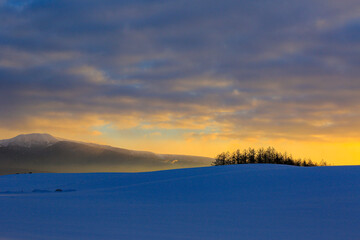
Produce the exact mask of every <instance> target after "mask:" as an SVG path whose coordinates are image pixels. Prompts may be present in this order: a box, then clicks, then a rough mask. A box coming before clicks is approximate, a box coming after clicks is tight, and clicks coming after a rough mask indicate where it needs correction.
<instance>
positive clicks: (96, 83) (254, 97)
mask: <svg viewBox="0 0 360 240" xmlns="http://www.w3.org/2000/svg"><path fill="white" fill-rule="evenodd" d="M359 33H360V3H359V2H357V1H352V0H345V1H335V0H332V1H329V0H326V1H325V0H312V1H310V0H309V1H307V0H305V1H284V0H272V1H268V0H260V1H250V0H242V1H235V0H225V1H212V0H211V1H209V0H206V1H205V0H195V1H186V0H178V1H160V0H159V1H140V0H138V1H111V0H109V1H92V0H91V1H90V0H88V1H80V0H71V1H59V0H28V1H26V0H23V1H21V0H2V1H1V0H0V114H1V117H0V124H2V125H5V124H6V126H7V128H17V127H18V126H19V124H22V123H25V122H26V121H27V120H28V119H29V118H32V117H34V116H37V117H39V118H47V117H48V115H49V112H52V113H53V112H57V113H60V114H63V115H64V116H66V117H68V118H76V117H79V116H81V115H97V117H98V118H99V119H102V118H105V117H104V116H108V117H107V118H106V120H107V121H109V122H111V123H112V124H114V125H116V121H117V120H115V119H119V118H121V117H122V116H125V115H132V116H136V117H137V118H138V119H139V122H140V123H141V122H142V121H144V119H146V121H147V122H150V124H151V125H153V126H154V127H155V126H156V127H159V128H161V127H165V126H166V128H173V129H177V128H181V127H185V128H186V127H189V125H187V124H185V123H187V122H192V121H194V116H195V117H197V118H198V119H206V120H203V121H202V123H203V127H199V126H198V125H196V126H193V128H194V129H196V128H199V129H200V131H201V129H206V128H207V127H211V126H212V127H214V126H216V128H217V129H218V131H217V134H218V135H219V136H223V137H235V138H240V139H241V138H242V137H245V136H248V135H257V136H267V137H280V138H289V139H290V138H298V139H309V138H314V137H316V136H319V135H321V136H328V137H333V136H339V135H342V136H350V137H355V138H359V137H360V136H359V135H360V132H359V131H357V130H355V129H359V128H358V126H357V125H358V122H360V121H359V120H360V116H359V108H360V106H359V103H360V94H359V93H360V81H359V73H360V68H359V64H360V34H359ZM159 115H168V116H169V115H170V116H171V117H168V118H167V119H166V120H164V119H162V120H158V116H159ZM112 119H114V120H112ZM179 122H183V123H184V126H181V124H180V125H179ZM164 124H165V125H164ZM190 128H191V127H190ZM199 129H197V130H199ZM204 131H205V130H204ZM203 134H207V133H206V132H203Z"/></svg>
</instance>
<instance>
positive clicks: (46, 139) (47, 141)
mask: <svg viewBox="0 0 360 240" xmlns="http://www.w3.org/2000/svg"><path fill="white" fill-rule="evenodd" d="M58 141H59V140H58V139H57V138H55V137H53V136H51V135H50V134H46V133H32V134H21V135H18V136H16V137H14V138H10V139H5V140H0V146H3V147H8V146H18V147H27V148H30V147H33V146H50V145H52V144H54V143H57V142H58Z"/></svg>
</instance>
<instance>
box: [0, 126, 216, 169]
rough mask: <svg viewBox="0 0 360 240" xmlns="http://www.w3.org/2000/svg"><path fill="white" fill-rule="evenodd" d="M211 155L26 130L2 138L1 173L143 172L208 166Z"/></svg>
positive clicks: (0, 142)
mask: <svg viewBox="0 0 360 240" xmlns="http://www.w3.org/2000/svg"><path fill="white" fill-rule="evenodd" d="M212 161H213V159H212V158H206V157H199V156H187V155H171V154H155V153H152V152H145V151H133V150H128V149H123V148H116V147H111V146H104V145H98V144H94V143H83V142H77V141H72V140H64V139H61V138H57V137H53V136H51V135H49V134H40V133H33V134H23V135H19V136H16V137H14V138H11V139H5V140H0V174H9V173H18V172H140V171H155V170H164V169H175V168H188V167H201V166H209V165H210V164H211V162H212Z"/></svg>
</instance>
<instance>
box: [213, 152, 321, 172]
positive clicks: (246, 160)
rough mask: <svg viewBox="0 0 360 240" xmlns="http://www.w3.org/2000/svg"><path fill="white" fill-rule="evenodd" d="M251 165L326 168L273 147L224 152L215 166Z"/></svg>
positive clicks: (216, 159)
mask: <svg viewBox="0 0 360 240" xmlns="http://www.w3.org/2000/svg"><path fill="white" fill-rule="evenodd" d="M251 163H273V164H285V165H294V166H302V167H314V166H326V162H324V161H321V163H320V164H317V163H314V162H313V161H311V159H301V158H297V159H295V158H293V156H292V155H291V154H288V153H286V152H285V153H281V152H278V151H276V150H275V148H273V147H268V148H267V149H265V148H259V149H257V150H256V149H254V148H248V149H244V150H242V151H240V149H238V150H236V151H234V152H232V153H230V152H223V153H220V154H219V155H218V156H217V157H216V158H215V161H214V162H213V166H220V165H232V164H251Z"/></svg>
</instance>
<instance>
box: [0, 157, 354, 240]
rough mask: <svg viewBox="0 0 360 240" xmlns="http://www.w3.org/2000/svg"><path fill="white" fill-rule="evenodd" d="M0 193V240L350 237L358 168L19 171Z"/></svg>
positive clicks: (0, 179)
mask: <svg viewBox="0 0 360 240" xmlns="http://www.w3.org/2000/svg"><path fill="white" fill-rule="evenodd" d="M56 189H62V190H63V192H54V191H55V190H56ZM34 190H35V191H34ZM0 192H1V193H0V239H2V240H4V239H46V240H48V239H52V240H56V239H89V240H91V239H102V240H103V239H107V240H108V239H156V240H158V239H167V240H169V239H170V240H171V239H206V240H208V239H217V240H218V239H245V240H246V239H256V240H262V239H276V240H277V239H284V240H285V239H286V240H289V239H291V240H293V239H294V240H296V239H307V240H308V239H326V240H331V239H339V240H340V239H341V240H346V239H352V240H353V239H360V228H359V226H360V167H358V166H347V167H313V168H301V167H292V166H280V165H260V164H258V165H235V166H222V167H205V168H193V169H178V170H168V171H158V172H147V173H81V174H56V173H49V174H48V173H40V174H20V175H8V176H0Z"/></svg>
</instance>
